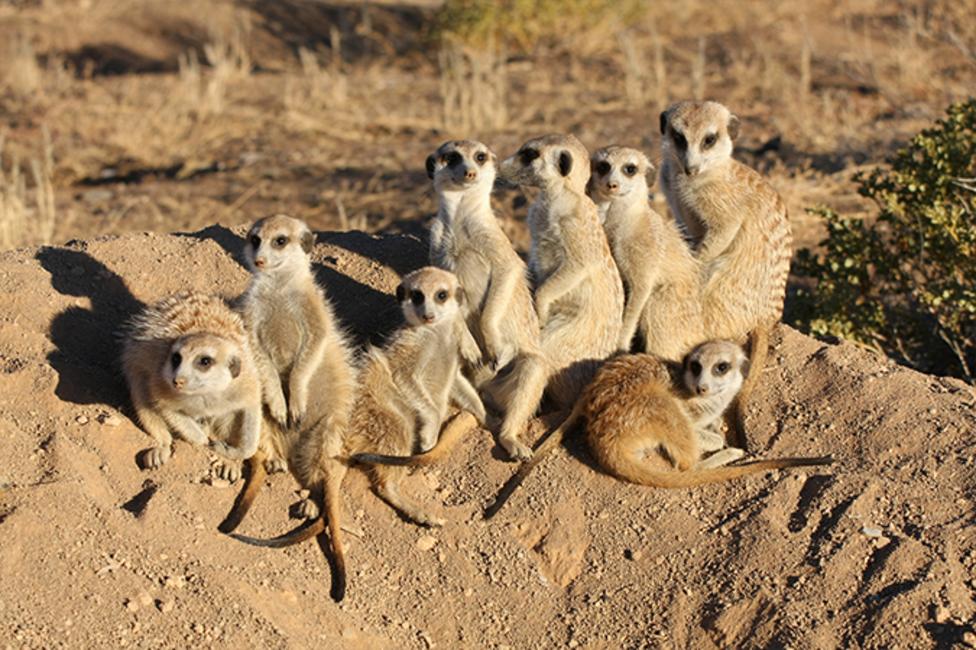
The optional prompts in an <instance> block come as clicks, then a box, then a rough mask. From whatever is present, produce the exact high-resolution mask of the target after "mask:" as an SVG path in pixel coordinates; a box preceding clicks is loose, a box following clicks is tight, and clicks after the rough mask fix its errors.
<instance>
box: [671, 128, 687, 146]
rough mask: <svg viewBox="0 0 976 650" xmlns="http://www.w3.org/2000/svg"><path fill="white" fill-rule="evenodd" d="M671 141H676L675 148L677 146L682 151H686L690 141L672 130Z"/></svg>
mask: <svg viewBox="0 0 976 650" xmlns="http://www.w3.org/2000/svg"><path fill="white" fill-rule="evenodd" d="M671 139H672V140H674V146H676V147H677V148H678V149H679V150H680V151H684V150H685V149H687V148H688V140H687V139H686V138H685V136H683V135H681V133H680V132H678V131H675V130H674V129H671Z"/></svg>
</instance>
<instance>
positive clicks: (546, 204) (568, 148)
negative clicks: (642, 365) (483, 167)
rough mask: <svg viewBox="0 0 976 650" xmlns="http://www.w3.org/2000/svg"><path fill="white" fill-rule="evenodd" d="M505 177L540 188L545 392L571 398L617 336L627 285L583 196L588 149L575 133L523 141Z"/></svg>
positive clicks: (536, 235)
mask: <svg viewBox="0 0 976 650" xmlns="http://www.w3.org/2000/svg"><path fill="white" fill-rule="evenodd" d="M500 171H501V175H502V177H504V178H506V179H508V180H511V181H513V182H514V183H516V184H518V185H520V186H528V187H532V188H536V189H538V190H539V192H538V196H537V197H536V199H535V201H534V202H533V203H532V206H531V207H530V208H529V214H528V222H529V230H530V232H531V235H532V248H531V251H530V252H529V268H530V269H531V271H532V274H533V277H534V280H535V283H536V289H535V304H536V311H537V313H538V315H539V322H540V324H541V326H542V334H541V343H542V350H543V353H544V354H545V356H546V360H547V361H548V362H549V364H550V366H551V368H552V370H553V375H552V377H551V378H550V380H549V386H548V387H547V390H548V392H549V393H550V395H551V396H552V397H553V399H554V400H555V401H556V402H557V403H558V404H560V405H561V406H562V407H563V408H567V407H568V405H571V404H573V403H574V402H575V401H576V400H577V399H578V397H579V394H580V391H582V389H583V387H584V386H586V384H587V382H588V381H589V380H590V378H591V377H592V376H593V372H594V371H595V369H596V367H597V364H598V362H599V361H600V360H602V359H605V358H606V357H607V356H608V355H609V354H611V353H612V352H614V351H615V350H616V349H617V347H618V345H619V343H620V329H621V325H622V314H623V309H624V292H623V285H622V283H621V280H620V273H619V272H618V271H617V266H616V265H615V264H614V261H613V256H612V255H611V253H610V247H609V245H608V244H607V237H606V235H605V234H604V232H603V229H602V228H601V227H600V220H599V217H598V216H597V210H596V205H595V204H594V203H593V201H592V200H590V198H589V197H588V196H586V183H587V180H588V179H589V176H590V174H589V153H588V152H587V151H586V148H585V147H584V146H583V144H582V143H581V142H580V141H579V140H577V139H576V138H575V137H574V136H572V135H546V136H542V137H539V138H534V139H532V140H529V141H528V142H526V143H525V144H523V145H522V146H521V147H520V148H519V150H518V152H517V153H516V154H515V155H514V156H511V157H510V158H508V159H507V160H506V161H505V162H503V163H502V165H501V169H500Z"/></svg>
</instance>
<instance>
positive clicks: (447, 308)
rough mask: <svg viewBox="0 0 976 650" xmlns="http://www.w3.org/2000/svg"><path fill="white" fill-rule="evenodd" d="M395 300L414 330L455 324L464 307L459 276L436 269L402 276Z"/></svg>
mask: <svg viewBox="0 0 976 650" xmlns="http://www.w3.org/2000/svg"><path fill="white" fill-rule="evenodd" d="M396 297H397V302H399V303H400V309H402V310H403V317H404V318H406V320H407V324H408V325H410V326H411V327H417V326H418V325H435V324H438V323H442V322H445V321H448V320H453V319H454V318H455V317H456V316H457V315H458V312H459V311H460V310H461V306H462V305H463V304H464V292H463V291H462V290H461V285H460V284H458V279H457V276H455V275H454V274H453V273H450V272H449V271H445V270H443V269H439V268H436V267H433V266H425V267H424V268H422V269H418V270H416V271H413V272H412V273H408V274H407V275H405V276H403V279H402V280H401V281H400V286H398V287H397V289H396Z"/></svg>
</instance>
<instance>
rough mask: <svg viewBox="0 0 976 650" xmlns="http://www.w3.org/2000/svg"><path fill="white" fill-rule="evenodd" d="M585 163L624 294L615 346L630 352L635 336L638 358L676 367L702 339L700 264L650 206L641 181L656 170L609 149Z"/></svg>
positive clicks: (623, 150)
mask: <svg viewBox="0 0 976 650" xmlns="http://www.w3.org/2000/svg"><path fill="white" fill-rule="evenodd" d="M590 162H591V165H590V166H591V174H590V182H589V186H588V188H587V191H588V192H589V194H590V197H591V198H592V199H593V201H594V202H595V203H596V205H597V209H598V210H599V214H600V220H601V222H602V223H603V229H604V231H605V232H606V234H607V240H608V241H609V243H610V250H611V251H612V253H613V259H614V262H616V264H617V268H618V269H619V270H620V276H621V278H622V279H623V283H624V288H625V289H626V292H625V293H626V302H625V304H624V312H623V327H622V329H621V335H620V342H619V344H618V347H619V349H620V350H622V351H624V352H630V350H631V346H632V343H633V339H634V334H635V333H638V332H639V334H640V338H641V340H642V341H643V346H642V348H641V351H642V352H647V353H649V354H653V355H655V356H658V357H661V358H663V359H666V360H668V361H674V362H680V361H681V360H682V359H683V358H684V357H685V355H687V354H688V352H689V351H691V349H692V348H693V347H694V346H695V345H697V344H698V343H700V342H701V341H703V340H705V335H704V323H703V322H702V313H701V295H700V294H701V278H700V273H701V265H700V264H699V262H698V260H697V259H695V256H694V255H692V253H691V250H690V249H689V248H688V245H687V244H686V243H685V241H684V238H683V237H682V236H681V232H680V231H679V230H678V226H677V225H676V224H675V223H674V221H673V220H671V219H665V218H664V217H662V216H661V215H660V214H658V213H657V212H655V211H654V209H652V208H651V206H650V203H649V201H648V191H649V186H648V181H647V178H648V176H649V175H650V174H653V173H654V166H653V165H652V164H651V162H650V160H648V159H647V156H645V155H644V154H643V153H642V152H641V151H639V150H637V149H631V148H628V147H620V146H610V147H604V148H603V149H600V150H598V151H597V152H596V153H594V154H593V157H592V159H591V161H590Z"/></svg>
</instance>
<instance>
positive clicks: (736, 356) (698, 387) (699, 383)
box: [684, 341, 749, 401]
mask: <svg viewBox="0 0 976 650" xmlns="http://www.w3.org/2000/svg"><path fill="white" fill-rule="evenodd" d="M748 374H749V359H748V358H747V357H746V354H745V352H743V350H742V347H741V346H739V345H736V344H735V343H732V342H731V341H709V342H707V343H702V344H701V345H699V346H698V347H696V348H695V349H694V350H692V351H691V353H690V354H689V355H688V356H687V357H686V358H685V364H684V383H685V388H687V389H688V392H689V393H690V394H692V395H698V396H702V397H705V396H714V397H723V398H726V399H727V400H728V401H731V400H732V398H734V397H735V396H736V395H737V394H738V392H739V389H740V388H742V382H743V380H744V379H745V378H746V375H748Z"/></svg>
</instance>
